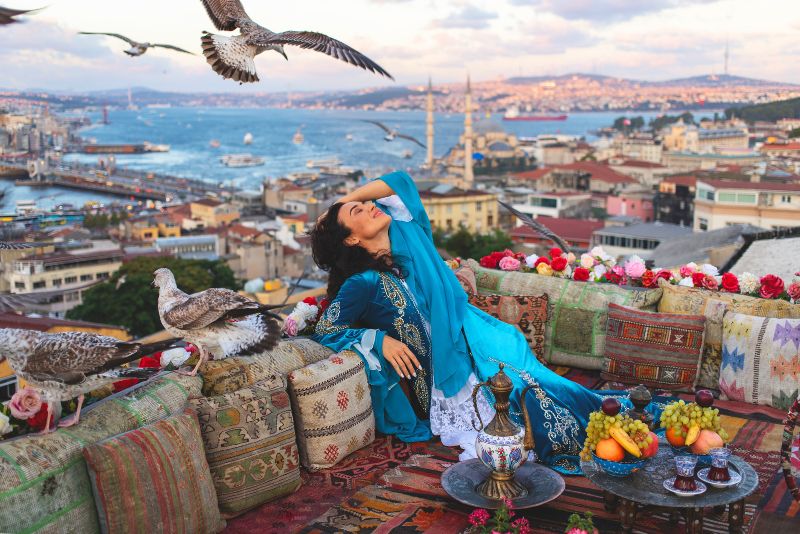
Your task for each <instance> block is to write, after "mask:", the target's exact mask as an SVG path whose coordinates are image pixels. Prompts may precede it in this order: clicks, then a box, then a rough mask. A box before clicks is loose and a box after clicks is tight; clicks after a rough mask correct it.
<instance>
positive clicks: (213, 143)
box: [208, 139, 222, 148]
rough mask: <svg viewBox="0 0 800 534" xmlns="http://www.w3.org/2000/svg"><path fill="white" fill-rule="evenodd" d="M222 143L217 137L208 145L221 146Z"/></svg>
mask: <svg viewBox="0 0 800 534" xmlns="http://www.w3.org/2000/svg"><path fill="white" fill-rule="evenodd" d="M221 145H222V143H220V142H219V141H217V140H216V139H212V140H211V142H210V143H208V146H210V147H211V148H219V147H220V146H221Z"/></svg>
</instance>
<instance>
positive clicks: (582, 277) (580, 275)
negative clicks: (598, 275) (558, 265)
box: [572, 267, 589, 282]
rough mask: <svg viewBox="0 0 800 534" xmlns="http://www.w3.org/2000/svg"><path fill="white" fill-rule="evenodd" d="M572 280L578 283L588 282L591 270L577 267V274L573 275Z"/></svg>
mask: <svg viewBox="0 0 800 534" xmlns="http://www.w3.org/2000/svg"><path fill="white" fill-rule="evenodd" d="M572 279H573V280H576V281H578V282H586V281H587V280H588V279H589V269H585V268H583V267H575V272H573V273H572Z"/></svg>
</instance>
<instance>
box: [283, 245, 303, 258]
mask: <svg viewBox="0 0 800 534" xmlns="http://www.w3.org/2000/svg"><path fill="white" fill-rule="evenodd" d="M300 252H302V251H300V250H295V249H293V248H292V247H287V246H286V245H283V255H284V256H294V255H295V254H300Z"/></svg>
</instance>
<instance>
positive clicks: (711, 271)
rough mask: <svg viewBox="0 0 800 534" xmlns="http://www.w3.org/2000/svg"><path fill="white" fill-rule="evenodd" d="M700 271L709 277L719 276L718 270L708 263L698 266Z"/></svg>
mask: <svg viewBox="0 0 800 534" xmlns="http://www.w3.org/2000/svg"><path fill="white" fill-rule="evenodd" d="M700 271H701V272H702V273H703V274H707V275H709V276H719V269H717V268H716V267H714V266H713V265H711V264H710V263H704V264H703V265H701V266H700Z"/></svg>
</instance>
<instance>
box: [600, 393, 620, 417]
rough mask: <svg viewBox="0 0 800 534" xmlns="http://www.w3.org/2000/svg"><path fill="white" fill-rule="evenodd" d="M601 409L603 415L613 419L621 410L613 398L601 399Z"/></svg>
mask: <svg viewBox="0 0 800 534" xmlns="http://www.w3.org/2000/svg"><path fill="white" fill-rule="evenodd" d="M601 408H602V409H603V413H604V414H606V415H608V416H611V417H613V416H615V415H617V414H618V413H619V411H620V410H621V409H622V404H620V403H619V401H618V400H617V399H615V398H614V397H607V398H605V399H603V404H602V405H601Z"/></svg>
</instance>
